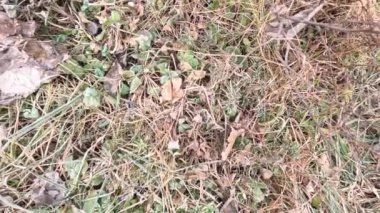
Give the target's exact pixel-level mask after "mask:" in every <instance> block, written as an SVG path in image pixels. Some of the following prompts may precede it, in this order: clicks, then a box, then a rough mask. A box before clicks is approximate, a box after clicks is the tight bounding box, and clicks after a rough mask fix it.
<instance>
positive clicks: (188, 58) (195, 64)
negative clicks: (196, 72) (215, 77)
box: [178, 50, 200, 69]
mask: <svg viewBox="0 0 380 213" xmlns="http://www.w3.org/2000/svg"><path fill="white" fill-rule="evenodd" d="M178 59H179V60H180V61H182V62H187V63H189V64H190V66H191V67H192V68H193V69H197V68H199V65H200V62H199V60H198V59H197V58H195V56H194V53H193V51H190V50H188V51H186V52H180V53H178Z"/></svg>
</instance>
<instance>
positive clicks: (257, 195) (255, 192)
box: [249, 180, 267, 203]
mask: <svg viewBox="0 0 380 213" xmlns="http://www.w3.org/2000/svg"><path fill="white" fill-rule="evenodd" d="M249 186H250V189H251V193H252V197H253V200H254V201H255V203H260V202H262V201H264V200H265V197H266V194H265V193H264V192H265V190H266V189H267V185H266V184H265V183H264V182H262V181H254V180H252V181H251V182H250V184H249Z"/></svg>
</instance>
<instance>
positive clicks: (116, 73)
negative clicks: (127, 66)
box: [104, 62, 123, 95]
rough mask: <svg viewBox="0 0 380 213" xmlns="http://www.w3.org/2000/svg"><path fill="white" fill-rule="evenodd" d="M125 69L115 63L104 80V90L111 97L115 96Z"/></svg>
mask: <svg viewBox="0 0 380 213" xmlns="http://www.w3.org/2000/svg"><path fill="white" fill-rule="evenodd" d="M122 74H123V69H122V67H121V65H120V64H119V63H118V62H114V64H113V65H112V66H111V68H110V69H109V70H108V72H107V74H106V76H105V78H104V89H105V90H106V91H107V92H108V93H109V94H111V95H115V94H116V93H117V90H118V88H119V85H120V81H121V79H122Z"/></svg>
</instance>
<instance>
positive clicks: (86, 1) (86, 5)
mask: <svg viewBox="0 0 380 213" xmlns="http://www.w3.org/2000/svg"><path fill="white" fill-rule="evenodd" d="M89 4H90V3H89V0H83V3H82V6H81V8H80V9H81V11H86V10H88V8H89V7H90V5H89Z"/></svg>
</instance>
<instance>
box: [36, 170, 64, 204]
mask: <svg viewBox="0 0 380 213" xmlns="http://www.w3.org/2000/svg"><path fill="white" fill-rule="evenodd" d="M44 176H45V177H44V178H36V179H35V180H34V183H33V185H32V191H31V194H30V198H31V199H32V200H33V201H34V203H35V204H37V205H55V204H58V203H59V202H61V201H62V200H63V199H64V198H65V194H66V192H67V189H66V187H65V185H64V183H63V181H62V180H61V178H60V177H59V174H58V172H48V173H46V174H45V175H44Z"/></svg>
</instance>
